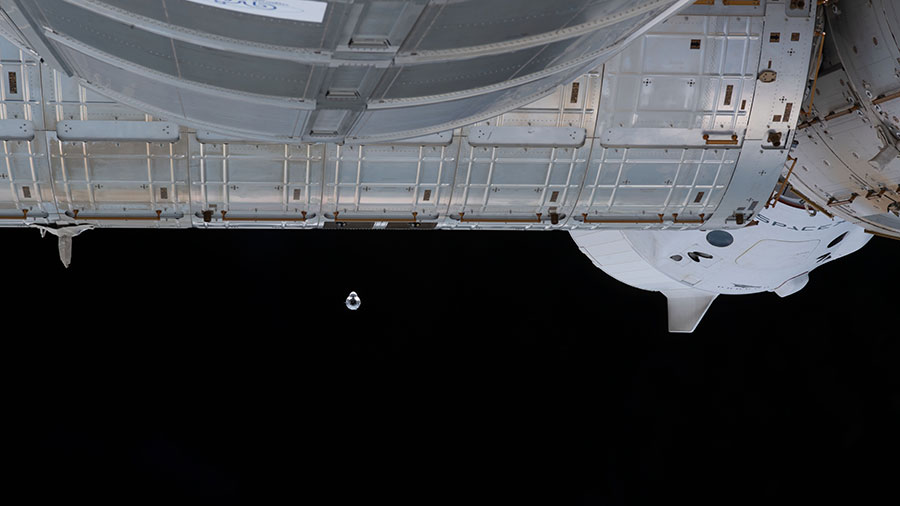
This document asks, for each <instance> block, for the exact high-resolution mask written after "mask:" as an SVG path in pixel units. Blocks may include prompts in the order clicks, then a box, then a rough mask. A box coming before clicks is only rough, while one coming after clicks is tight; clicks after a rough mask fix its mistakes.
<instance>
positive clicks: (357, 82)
mask: <svg viewBox="0 0 900 506" xmlns="http://www.w3.org/2000/svg"><path fill="white" fill-rule="evenodd" d="M687 3H689V1H688V0H572V1H568V2H555V1H553V2H550V1H546V0H454V1H446V0H408V1H402V2H400V1H390V0H356V1H354V0H329V1H312V0H278V1H275V0H266V1H260V2H221V1H213V0H168V1H165V2H163V1H161V0H102V1H98V0H35V1H33V2H21V3H14V2H4V3H3V6H4V10H5V11H6V12H7V14H8V15H9V17H10V19H12V20H13V21H14V22H15V24H16V25H17V26H18V28H19V29H21V32H22V33H23V34H24V40H25V41H27V43H28V46H29V47H30V48H33V49H34V50H35V51H37V52H38V53H39V54H40V55H41V56H42V57H44V58H45V60H46V61H48V62H50V63H52V64H55V66H57V67H58V68H61V69H63V70H65V71H66V72H67V73H69V74H70V75H75V76H78V77H79V78H80V79H81V80H82V81H83V82H84V83H87V84H88V85H89V86H90V87H91V88H93V89H96V90H98V91H100V92H102V93H103V94H105V95H107V96H109V97H112V98H114V99H116V100H117V101H119V102H122V103H126V104H129V105H132V106H134V107H135V108H137V109H140V110H142V111H145V112H147V113H150V114H153V115H155V116H160V117H163V118H167V119H170V120H173V121H178V122H180V123H182V124H184V125H189V126H193V127H196V128H201V129H209V130H212V131H215V132H220V133H222V134H227V135H231V136H232V137H235V138H244V139H261V140H269V141H290V140H294V141H298V142H301V141H302V142H326V141H328V142H342V141H344V140H345V139H351V140H355V141H379V140H391V139H402V138H409V137H415V136H420V135H425V134H430V133H434V132H438V131H441V130H446V129H449V128H455V127H458V126H462V125H465V124H470V123H473V122H475V121H479V120H482V119H485V118H488V117H491V116H494V115H497V114H499V113H502V112H506V111H508V110H511V109H514V108H515V107H517V106H520V105H522V104H525V103H528V102H532V101H534V100H535V99H537V98H540V97H541V96H542V95H543V94H546V93H547V92H549V91H551V90H552V89H553V88H554V87H555V86H556V85H559V84H562V83H566V82H569V81H571V80H572V79H573V78H575V77H577V76H578V75H580V74H581V73H583V72H584V71H585V70H587V69H589V68H591V67H593V66H596V65H597V64H598V63H600V62H602V61H603V60H604V59H605V58H606V57H608V56H610V55H612V54H613V53H615V52H616V51H617V50H618V49H620V48H621V47H623V46H624V45H625V44H627V43H628V42H630V41H632V40H634V39H635V38H637V37H638V36H639V35H640V34H641V33H643V32H645V31H646V30H647V29H649V28H650V27H652V26H653V25H655V24H657V23H658V22H660V21H661V20H663V19H664V18H666V17H667V16H669V15H671V14H672V13H674V12H675V11H676V10H677V9H678V8H680V7H682V6H683V5H685V4H687Z"/></svg>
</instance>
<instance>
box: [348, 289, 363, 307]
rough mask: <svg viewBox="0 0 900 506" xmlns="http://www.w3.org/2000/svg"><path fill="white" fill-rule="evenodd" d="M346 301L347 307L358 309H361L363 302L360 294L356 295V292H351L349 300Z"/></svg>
mask: <svg viewBox="0 0 900 506" xmlns="http://www.w3.org/2000/svg"><path fill="white" fill-rule="evenodd" d="M344 303H345V304H346V305H347V309H349V310H350V311H356V310H357V309H359V306H360V304H362V300H360V298H359V295H356V292H350V295H348V296H347V300H346V301H345V302H344Z"/></svg>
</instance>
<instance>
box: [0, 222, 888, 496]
mask: <svg viewBox="0 0 900 506" xmlns="http://www.w3.org/2000/svg"><path fill="white" fill-rule="evenodd" d="M2 245H3V247H2V248H0V261H2V265H3V270H4V276H3V282H4V289H3V290H2V295H0V308H2V311H3V321H4V325H3V340H2V343H3V353H2V360H3V362H2V370H3V373H4V378H3V385H4V388H3V392H4V394H3V395H4V398H5V400H4V402H3V406H4V407H3V410H2V413H3V418H4V419H5V422H6V423H5V424H4V425H6V427H7V428H6V429H4V435H5V437H4V442H3V446H2V447H3V448H4V451H3V454H4V459H3V460H4V461H5V466H4V467H5V470H4V473H3V475H4V480H3V481H4V482H5V484H4V486H3V488H4V490H5V493H4V495H6V496H7V497H18V498H19V499H16V500H15V501H14V502H15V503H16V504H44V503H48V502H49V501H51V500H52V501H54V502H55V503H62V502H63V501H65V503H74V502H78V503H82V502H84V503H90V504H113V503H115V504H143V503H147V504H161V503H168V504H172V503H181V502H186V503H187V502H189V503H191V504H323V503H325V504H350V503H357V504H371V503H376V502H377V503H385V504H417V505H428V504H460V503H466V504H488V503H490V504H512V503H518V504H538V503H540V504H554V505H556V504H562V505H566V504H583V505H588V504H613V505H618V504H658V503H660V502H663V501H665V502H666V503H672V502H674V501H678V502H682V501H684V502H694V503H696V502H715V503H717V504H735V503H740V504H749V503H760V502H765V503H768V504H771V503H787V502H792V503H804V504H806V503H813V502H816V503H822V502H828V503H833V502H836V501H841V502H844V503H850V504H867V505H870V504H897V503H898V501H900V492H898V487H897V482H898V478H900V463H898V459H900V457H898V455H900V385H898V384H900V381H898V380H900V378H898V376H900V375H898V367H900V350H898V339H900V337H898V334H900V333H898V325H897V313H898V309H900V308H898V297H897V294H898V292H897V280H898V274H900V267H898V265H900V263H898V258H900V255H898V253H900V243H897V242H894V241H889V240H886V239H880V238H875V239H873V240H872V241H871V242H870V243H869V245H868V246H866V247H864V248H863V249H862V250H861V251H859V252H857V253H855V254H853V255H850V256H849V257H846V258H843V259H840V260H838V261H836V262H833V263H831V264H828V265H825V266H823V267H821V268H819V269H818V270H816V271H815V272H814V273H812V275H811V281H810V283H809V285H808V286H807V287H806V288H805V289H804V290H803V291H802V292H800V293H798V294H796V295H793V296H791V297H788V298H786V299H780V298H779V297H777V296H776V295H774V294H770V293H767V294H760V295H750V296H740V297H720V298H719V300H717V301H716V303H715V304H714V305H713V307H712V308H711V309H710V312H709V314H708V315H707V316H706V318H705V320H704V321H703V322H702V323H701V325H700V327H699V329H698V331H697V332H696V333H694V334H691V335H675V334H668V333H667V332H666V316H665V315H666V310H665V299H664V297H663V296H662V295H659V294H654V293H650V292H642V291H640V290H636V289H633V288H630V287H628V286H625V285H623V284H620V283H618V282H617V281H615V280H613V279H612V278H610V277H608V276H606V275H605V274H604V273H603V272H602V271H600V270H598V269H596V268H594V267H593V265H592V264H591V263H590V261H589V260H588V259H587V258H586V257H584V256H583V255H582V254H581V253H580V252H578V250H577V248H576V247H575V245H574V243H573V242H572V241H571V240H570V238H569V237H568V235H567V234H565V233H557V232H552V233H522V232H498V233H493V232H466V233H463V232H449V231H432V232H426V231H422V232H403V231H396V232H394V231H377V232H371V231H309V232H293V233H292V232H285V231H271V232H270V231H236V230H233V231H227V232H223V231H203V230H179V231H153V230H148V231H141V230H95V231H90V232H87V233H85V234H83V235H82V236H79V237H78V238H76V239H75V248H74V257H73V264H72V267H71V268H70V269H69V270H65V269H63V267H62V265H61V264H60V262H59V260H58V258H57V249H56V240H55V238H53V237H50V236H48V237H47V238H46V239H43V240H41V239H40V238H39V234H38V233H37V232H36V231H33V230H3V231H2ZM351 290H355V291H357V292H358V293H359V295H360V297H361V298H362V307H361V308H360V310H359V311H357V312H350V311H348V310H347V309H346V308H345V307H344V298H345V297H346V296H347V294H348V293H349V292H350V291H351Z"/></svg>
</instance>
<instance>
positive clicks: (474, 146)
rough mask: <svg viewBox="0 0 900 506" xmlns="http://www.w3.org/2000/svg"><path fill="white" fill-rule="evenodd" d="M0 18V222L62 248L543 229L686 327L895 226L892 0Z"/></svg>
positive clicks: (10, 3) (486, 0)
mask: <svg viewBox="0 0 900 506" xmlns="http://www.w3.org/2000/svg"><path fill="white" fill-rule="evenodd" d="M0 34H2V35H3V37H4V40H3V41H2V46H0V58H2V62H0V63H2V73H0V81H2V84H0V99H2V100H0V101H2V108H0V140H2V150H0V156H2V157H3V159H4V161H5V163H4V164H3V166H2V167H0V226H3V227H35V228H39V229H40V230H41V232H42V233H45V232H46V231H51V233H52V234H55V235H57V236H58V237H59V238H60V239H59V240H60V241H63V240H65V241H66V242H65V244H62V243H61V247H60V252H61V255H62V256H63V260H64V262H67V261H68V257H69V256H70V255H71V244H72V238H73V237H74V235H77V233H81V232H83V231H85V230H90V229H91V228H98V227H103V228H110V227H145V228H187V227H197V228H279V229H290V230H297V229H315V228H346V229H418V230H423V229H454V230H484V229H491V230H496V229H509V230H512V229H518V230H567V231H569V233H570V234H571V236H572V238H573V239H574V241H575V242H576V244H577V245H578V246H579V248H580V249H581V250H582V252H584V253H585V254H586V255H588V256H589V257H590V258H591V260H592V261H593V262H594V263H595V264H596V265H597V266H598V267H599V268H601V269H603V270H604V271H605V272H607V273H608V274H610V275H612V276H613V277H615V278H617V279H619V280H621V281H623V282H625V283H628V284H630V285H633V286H636V287H639V288H643V289H647V290H654V291H659V292H662V293H664V294H665V295H666V296H667V297H668V301H669V328H670V330H671V331H678V332H690V331H692V330H694V328H696V326H697V324H698V322H699V321H700V319H701V318H702V316H703V314H704V313H705V312H706V309H707V308H708V307H709V305H710V304H711V303H712V301H713V299H715V297H716V296H717V295H718V294H740V293H753V292H761V291H774V292H775V293H777V294H779V295H781V296H785V295H789V294H791V293H794V292H796V291H797V290H799V289H801V288H802V287H803V286H804V284H805V282H806V280H807V279H808V278H807V276H808V273H809V271H811V270H812V269H814V268H815V267H816V266H818V265H822V264H824V263H826V262H829V261H832V260H834V259H836V258H838V257H840V256H843V255H846V254H849V253H852V252H853V251H856V250H857V249H859V248H860V247H862V246H863V245H864V244H865V243H866V242H867V240H868V239H869V238H871V236H872V235H873V234H874V235H883V236H887V237H892V238H900V160H898V155H900V151H898V149H900V119H898V118H900V48H898V43H897V40H898V36H900V2H897V1H894V0H840V1H834V0H832V1H821V0H820V1H818V2H816V1H815V0H568V1H566V2H561V1H557V0H406V1H400V0H328V1H313V0H0ZM0 233H2V232H0ZM90 235H91V234H90V233H88V234H86V236H87V237H90ZM79 240H82V239H79ZM63 246H65V247H63Z"/></svg>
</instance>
